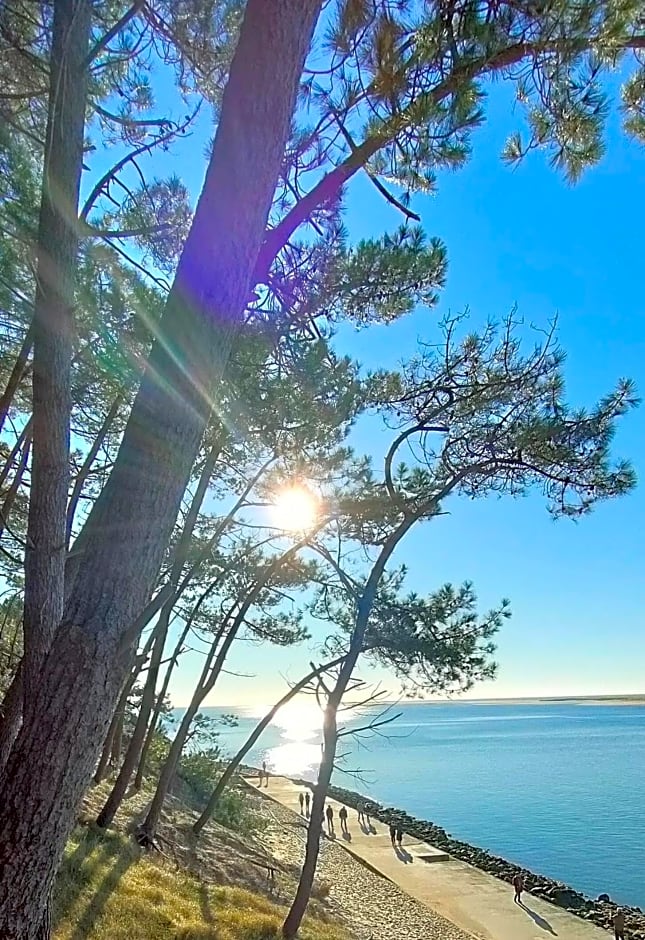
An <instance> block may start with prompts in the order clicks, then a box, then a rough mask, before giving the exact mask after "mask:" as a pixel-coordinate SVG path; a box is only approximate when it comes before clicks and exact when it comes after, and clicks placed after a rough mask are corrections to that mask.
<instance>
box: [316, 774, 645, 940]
mask: <svg viewBox="0 0 645 940" xmlns="http://www.w3.org/2000/svg"><path fill="white" fill-rule="evenodd" d="M298 782H299V783H301V784H304V785H306V786H311V784H310V783H308V782H307V781H304V780H303V781H298ZM329 795H330V796H332V797H333V798H334V799H336V800H339V801H340V802H342V803H345V804H346V805H347V806H351V807H353V808H354V809H356V808H357V807H358V806H359V805H362V806H363V807H365V809H367V810H368V812H369V814H370V816H373V817H374V818H375V819H378V820H380V821H381V822H383V823H386V824H387V823H389V822H390V820H396V822H397V823H399V824H400V825H401V826H402V828H403V830H404V832H405V833H407V834H408V835H410V836H414V838H416V839H420V840H421V841H423V842H429V843H430V844H431V845H434V846H436V847H437V848H439V849H442V850H443V851H445V852H448V854H449V855H452V856H453V857H454V858H457V859H459V860H460V861H463V862H467V863H468V864H469V865H473V866H474V867H475V868H479V869H480V870H481V871H485V872H488V874H491V875H494V876H495V877H496V878H499V879H501V880H502V881H508V882H512V880H513V878H514V877H515V875H517V874H521V875H523V877H524V883H525V885H526V890H527V891H530V893H531V894H533V895H535V896H536V897H540V898H544V900H546V901H550V902H551V903H552V904H556V905H557V906H558V907H562V908H564V909H565V910H567V911H569V912H570V913H571V914H575V915H576V916H578V917H581V918H582V919H583V920H588V921H591V922H592V923H594V924H597V925H598V926H599V927H603V928H605V929H608V930H609V929H611V928H612V918H613V916H614V914H615V913H616V910H617V909H618V907H621V909H622V910H624V911H625V920H626V927H627V930H628V936H629V937H630V940H645V914H644V913H643V911H641V909H640V908H638V907H626V906H624V905H617V904H616V903H614V902H613V901H612V900H611V899H610V898H609V896H608V895H606V894H601V895H599V897H598V898H597V899H596V900H593V899H591V898H588V897H586V896H585V895H584V894H582V893H581V892H580V891H576V890H575V889H574V888H571V887H569V886H568V885H565V884H563V883H562V882H560V881H555V880H553V879H552V878H548V877H546V876H545V875H538V874H535V873H534V872H531V871H528V870H527V869H526V868H522V867H521V866H519V865H515V864H513V862H509V861H507V860H506V859H504V858H500V857H499V856H497V855H493V854H492V853H491V852H488V851H487V850H486V849H480V848H477V846H473V845H469V844H468V843H467V842H462V841H461V840H459V839H454V838H453V837H452V836H451V835H450V834H449V833H447V832H446V830H445V829H442V827H441V826H437V825H436V824H435V823H432V822H428V821H426V820H422V819H417V818H416V817H415V816H410V814H409V813H406V812H405V811H404V810H400V809H397V808H396V807H393V806H388V807H385V806H381V804H380V803H376V802H374V801H373V800H371V799H369V798H368V797H365V796H362V795H361V794H360V793H356V792H354V791H353V790H346V789H344V788H342V787H333V786H332V787H330V788H329Z"/></svg>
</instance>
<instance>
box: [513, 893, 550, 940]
mask: <svg viewBox="0 0 645 940" xmlns="http://www.w3.org/2000/svg"><path fill="white" fill-rule="evenodd" d="M518 904H519V906H520V907H521V908H522V909H523V910H525V911H526V913H527V914H528V915H529V917H530V918H531V920H532V921H533V923H534V924H536V925H537V926H538V927H541V928H542V930H546V932H547V933H550V934H551V935H552V936H554V937H557V936H558V935H557V933H556V932H555V930H554V929H553V927H552V926H551V924H550V923H549V922H548V920H546V919H545V918H544V917H542V916H541V915H540V914H538V913H537V911H532V910H531V908H530V907H527V906H526V904H525V903H524V901H518Z"/></svg>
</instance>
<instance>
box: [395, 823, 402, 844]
mask: <svg viewBox="0 0 645 940" xmlns="http://www.w3.org/2000/svg"><path fill="white" fill-rule="evenodd" d="M396 841H397V843H398V846H399V848H401V843H402V842H403V828H402V827H401V826H397V827H396Z"/></svg>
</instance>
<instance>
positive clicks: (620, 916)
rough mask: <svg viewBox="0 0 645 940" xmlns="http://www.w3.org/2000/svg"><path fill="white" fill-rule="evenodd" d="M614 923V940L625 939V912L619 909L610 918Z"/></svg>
mask: <svg viewBox="0 0 645 940" xmlns="http://www.w3.org/2000/svg"><path fill="white" fill-rule="evenodd" d="M612 922H613V925H614V940H625V912H624V911H621V910H620V909H619V910H617V911H616V913H615V914H614V916H613V918H612Z"/></svg>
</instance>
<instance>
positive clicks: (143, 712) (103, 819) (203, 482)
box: [96, 442, 221, 828]
mask: <svg viewBox="0 0 645 940" xmlns="http://www.w3.org/2000/svg"><path fill="white" fill-rule="evenodd" d="M220 452H221V445H220V443H219V442H217V443H215V444H213V446H212V447H211V449H210V451H209V453H208V455H207V457H206V460H205V461H204V466H203V468H202V472H201V475H200V478H199V481H198V483H197V486H196V488H195V493H194V495H193V498H192V501H191V504H190V509H189V510H188V513H187V515H186V521H185V523H184V528H183V531H182V533H181V537H180V539H179V544H178V545H177V550H176V555H175V559H174V561H173V566H172V572H171V575H170V584H171V588H172V592H173V593H172V595H171V597H170V598H169V599H168V600H167V601H166V603H165V604H164V606H163V607H162V609H161V613H160V614H159V620H158V622H157V625H156V626H155V630H154V632H155V640H154V643H153V646H152V658H151V660H150V667H149V669H148V674H147V676H146V681H145V684H144V687H143V695H142V697H141V705H140V708H139V714H138V715H137V720H136V723H135V726H134V730H133V732H132V737H131V738H130V742H129V744H128V749H127V751H126V752H125V757H124V759H123V764H122V765H121V770H120V771H119V774H118V776H117V778H116V780H115V782H114V786H113V787H112V791H111V792H110V794H109V796H108V798H107V800H106V801H105V805H104V806H103V809H102V810H101V812H100V813H99V815H98V817H97V819H96V823H97V825H98V826H100V827H101V828H105V827H107V826H109V825H110V823H111V822H112V820H113V819H114V816H115V814H116V812H117V810H118V808H119V806H120V805H121V803H122V802H123V797H124V796H125V794H126V790H127V789H128V784H129V783H130V778H131V777H132V774H133V773H134V768H135V767H136V766H137V763H138V761H139V757H140V756H141V748H142V747H143V743H144V740H145V737H146V731H147V730H148V724H149V722H150V713H151V712H152V709H153V707H154V704H155V691H156V689H157V679H158V678H159V667H160V665H161V658H162V656H163V651H164V649H165V646H166V640H167V638H168V628H169V626H170V618H171V616H172V610H173V606H174V594H175V592H176V590H177V585H178V583H179V579H180V577H181V573H182V571H183V568H184V563H185V561H186V557H187V555H188V552H189V550H190V543H191V540H192V537H193V531H194V529H195V523H196V522H197V517H198V516H199V512H200V510H201V507H202V503H203V502H204V497H205V496H206V491H207V490H208V485H209V483H210V480H211V476H212V475H213V470H214V469H215V464H216V463H217V459H218V457H219V455H220Z"/></svg>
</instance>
